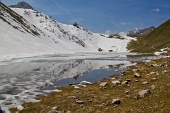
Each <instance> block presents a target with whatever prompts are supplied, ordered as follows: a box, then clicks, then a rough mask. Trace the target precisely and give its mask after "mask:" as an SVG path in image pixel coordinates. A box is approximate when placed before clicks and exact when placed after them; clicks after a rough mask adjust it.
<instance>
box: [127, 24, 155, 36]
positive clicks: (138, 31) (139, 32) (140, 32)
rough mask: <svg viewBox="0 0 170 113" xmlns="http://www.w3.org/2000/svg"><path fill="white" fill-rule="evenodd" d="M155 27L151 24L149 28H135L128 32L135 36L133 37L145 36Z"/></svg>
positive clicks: (129, 34)
mask: <svg viewBox="0 0 170 113" xmlns="http://www.w3.org/2000/svg"><path fill="white" fill-rule="evenodd" d="M154 29H155V27H154V26H151V27H148V28H135V29H133V30H131V31H129V32H128V33H127V35H128V36H133V37H138V36H143V35H147V34H148V33H150V32H151V31H152V30H154Z"/></svg>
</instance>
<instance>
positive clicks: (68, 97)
mask: <svg viewBox="0 0 170 113" xmlns="http://www.w3.org/2000/svg"><path fill="white" fill-rule="evenodd" d="M67 98H69V99H70V98H75V99H76V98H77V97H76V96H68V97H67Z"/></svg>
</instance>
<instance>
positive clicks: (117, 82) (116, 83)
mask: <svg viewBox="0 0 170 113" xmlns="http://www.w3.org/2000/svg"><path fill="white" fill-rule="evenodd" d="M120 83H121V82H120V81H119V80H115V81H112V84H113V85H114V86H115V85H118V84H120Z"/></svg>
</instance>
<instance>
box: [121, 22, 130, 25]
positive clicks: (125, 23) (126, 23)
mask: <svg viewBox="0 0 170 113" xmlns="http://www.w3.org/2000/svg"><path fill="white" fill-rule="evenodd" d="M121 24H122V25H128V24H131V23H130V22H121Z"/></svg>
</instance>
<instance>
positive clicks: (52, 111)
mask: <svg viewBox="0 0 170 113" xmlns="http://www.w3.org/2000/svg"><path fill="white" fill-rule="evenodd" d="M48 113H57V111H56V110H54V109H52V110H50V111H49V112H48Z"/></svg>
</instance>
